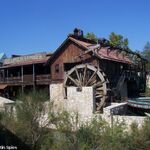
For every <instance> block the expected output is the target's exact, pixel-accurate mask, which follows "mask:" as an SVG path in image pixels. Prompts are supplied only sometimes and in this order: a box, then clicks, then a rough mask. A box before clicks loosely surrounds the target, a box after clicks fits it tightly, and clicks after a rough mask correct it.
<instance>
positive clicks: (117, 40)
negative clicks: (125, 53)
mask: <svg viewBox="0 0 150 150" xmlns="http://www.w3.org/2000/svg"><path fill="white" fill-rule="evenodd" d="M109 40H110V44H111V45H113V46H119V47H121V48H128V45H129V41H128V38H124V37H123V36H122V35H120V34H116V33H114V32H112V33H111V34H110V35H109Z"/></svg>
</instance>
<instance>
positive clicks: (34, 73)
mask: <svg viewBox="0 0 150 150" xmlns="http://www.w3.org/2000/svg"><path fill="white" fill-rule="evenodd" d="M32 69H33V89H34V90H35V64H33V68H32Z"/></svg>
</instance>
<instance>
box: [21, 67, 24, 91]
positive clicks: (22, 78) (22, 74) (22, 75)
mask: <svg viewBox="0 0 150 150" xmlns="http://www.w3.org/2000/svg"><path fill="white" fill-rule="evenodd" d="M21 79H22V93H23V92H24V87H23V86H24V85H23V66H21Z"/></svg>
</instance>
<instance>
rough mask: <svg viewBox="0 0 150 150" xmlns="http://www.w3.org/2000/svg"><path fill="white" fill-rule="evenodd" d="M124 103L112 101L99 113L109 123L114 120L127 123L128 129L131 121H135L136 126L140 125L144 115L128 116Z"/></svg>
mask: <svg viewBox="0 0 150 150" xmlns="http://www.w3.org/2000/svg"><path fill="white" fill-rule="evenodd" d="M127 108H128V107H127V104H126V103H114V104H112V105H111V106H108V107H106V108H104V112H103V114H102V115H101V117H102V118H103V119H105V120H106V121H107V122H108V123H109V124H110V125H112V124H113V123H115V122H119V123H121V122H123V123H125V124H126V125H127V127H128V129H129V128H130V125H131V124H132V123H136V124H137V125H138V127H141V126H142V125H143V123H144V120H145V118H146V117H143V116H128V115H126V114H125V113H126V111H127Z"/></svg>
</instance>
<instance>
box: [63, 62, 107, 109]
mask: <svg viewBox="0 0 150 150" xmlns="http://www.w3.org/2000/svg"><path fill="white" fill-rule="evenodd" d="M107 84H108V80H107V79H106V76H105V74H104V73H103V72H102V71H101V70H100V69H98V68H96V67H94V66H92V65H88V64H81V65H77V66H75V67H73V68H72V69H71V70H69V71H68V72H67V73H66V77H65V81H64V85H65V87H68V86H75V87H78V88H79V89H82V87H88V86H93V88H94V97H95V104H96V110H97V111H100V110H101V108H103V106H104V105H105V101H106V98H107Z"/></svg>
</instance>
